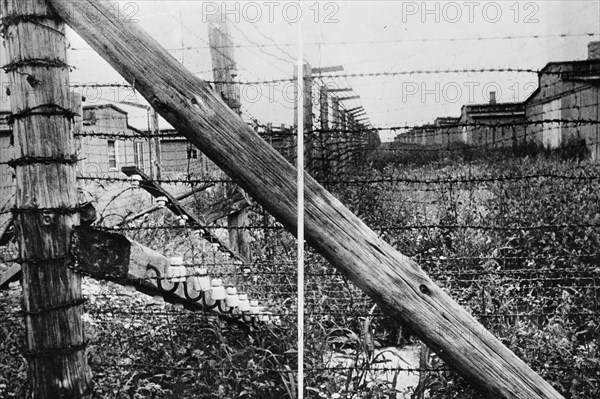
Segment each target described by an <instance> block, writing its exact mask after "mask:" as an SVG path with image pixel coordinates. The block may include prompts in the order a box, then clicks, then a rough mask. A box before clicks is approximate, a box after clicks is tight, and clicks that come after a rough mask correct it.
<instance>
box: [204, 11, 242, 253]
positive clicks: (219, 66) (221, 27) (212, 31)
mask: <svg viewBox="0 0 600 399" xmlns="http://www.w3.org/2000/svg"><path fill="white" fill-rule="evenodd" d="M208 40H209V45H210V53H211V59H212V65H213V78H214V80H215V82H217V83H215V91H216V92H217V93H219V95H220V96H221V98H222V99H223V100H224V101H225V103H226V104H227V105H228V106H229V108H231V109H232V110H233V111H234V112H235V113H236V114H238V115H241V114H242V109H241V101H240V87H239V85H238V84H237V83H235V82H234V78H235V76H236V75H237V65H236V63H235V58H234V57H235V56H234V53H233V45H232V44H233V42H232V41H231V37H230V35H229V28H228V26H227V19H226V18H225V16H224V15H223V14H222V13H220V12H217V13H215V14H212V15H209V16H208ZM233 190H236V186H234V185H230V186H229V187H228V188H227V191H233ZM248 221H249V210H247V209H243V210H241V211H239V212H236V213H234V214H232V215H229V216H228V217H227V227H228V228H229V246H230V247H231V249H232V250H233V251H234V252H237V253H239V254H240V255H241V256H242V257H243V258H245V259H251V253H250V234H249V232H248V231H247V230H245V229H244V227H246V226H248Z"/></svg>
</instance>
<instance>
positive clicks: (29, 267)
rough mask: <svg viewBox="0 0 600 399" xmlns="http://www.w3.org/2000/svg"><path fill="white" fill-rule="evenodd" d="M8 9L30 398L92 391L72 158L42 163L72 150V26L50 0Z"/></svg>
mask: <svg viewBox="0 0 600 399" xmlns="http://www.w3.org/2000/svg"><path fill="white" fill-rule="evenodd" d="M1 13H2V16H3V17H4V20H3V23H4V24H5V26H4V28H5V29H6V31H5V32H4V33H5V34H4V37H5V45H6V49H7V55H8V56H7V60H3V63H6V64H9V65H10V64H11V63H12V64H13V67H12V68H9V70H8V73H7V75H8V77H9V82H10V87H11V96H10V103H11V111H12V113H13V116H15V121H14V124H13V134H14V156H15V158H17V159H19V158H20V159H29V160H31V162H25V163H23V164H20V165H17V166H16V168H15V174H16V195H15V208H17V209H18V210H20V211H18V212H17V213H16V215H15V216H14V218H13V222H14V224H15V237H16V238H17V241H18V243H19V252H20V253H19V255H20V258H21V259H23V263H22V287H23V311H24V312H25V327H26V341H27V342H26V346H27V351H28V365H29V374H30V378H31V395H32V397H33V398H75V397H76V398H90V397H91V391H90V388H91V384H90V382H91V370H90V368H89V367H88V365H87V356H86V350H85V339H84V330H83V321H82V319H81V315H82V313H83V307H82V301H81V299H82V298H81V277H80V276H78V275H77V274H76V273H74V272H73V271H71V269H69V268H68V264H69V259H68V258H69V246H70V241H71V231H72V228H73V226H75V225H78V224H79V214H78V213H77V212H76V207H77V181H76V178H75V177H76V176H75V165H73V164H69V163H60V162H57V163H53V162H43V161H42V160H43V159H65V158H69V157H74V156H75V145H74V140H73V137H72V132H71V124H72V121H71V120H70V119H71V116H70V115H68V113H65V112H64V111H65V110H67V111H68V110H70V109H71V100H70V94H69V77H68V73H69V69H68V68H67V67H65V66H64V65H66V39H65V37H64V31H65V27H64V24H63V23H62V22H61V21H60V20H59V19H58V18H57V17H56V15H55V14H54V13H53V12H52V11H51V9H50V8H49V7H48V5H47V3H46V2H45V1H44V0H19V1H12V0H2V2H1ZM40 60H41V61H40ZM15 63H16V64H15ZM26 157H28V158H26ZM35 158H37V159H39V160H40V161H38V160H36V159H35ZM36 209H38V210H39V209H46V210H47V211H44V212H40V211H35V210H36ZM25 210H28V211H25Z"/></svg>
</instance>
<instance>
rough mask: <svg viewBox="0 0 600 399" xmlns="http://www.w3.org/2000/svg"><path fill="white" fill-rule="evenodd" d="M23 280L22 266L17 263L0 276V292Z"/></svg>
mask: <svg viewBox="0 0 600 399" xmlns="http://www.w3.org/2000/svg"><path fill="white" fill-rule="evenodd" d="M20 279H21V265H19V264H18V263H15V264H14V265H12V266H11V267H10V268H9V269H8V270H7V271H5V272H4V273H2V275H1V276H0V290H5V289H7V288H8V286H9V284H10V283H13V282H15V281H19V280H20Z"/></svg>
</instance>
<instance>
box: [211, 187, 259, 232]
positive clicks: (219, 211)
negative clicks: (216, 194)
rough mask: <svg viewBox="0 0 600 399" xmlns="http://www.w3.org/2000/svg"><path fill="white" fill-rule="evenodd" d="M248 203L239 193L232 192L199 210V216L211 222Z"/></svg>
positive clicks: (236, 210) (237, 210) (243, 207)
mask: <svg viewBox="0 0 600 399" xmlns="http://www.w3.org/2000/svg"><path fill="white" fill-rule="evenodd" d="M249 205H250V204H248V201H246V199H245V198H244V196H243V195H242V194H241V193H238V192H236V193H234V194H232V195H230V196H228V197H226V198H224V199H222V200H220V201H217V202H215V203H214V204H211V205H209V206H208V207H206V208H204V209H202V210H201V211H200V216H201V218H202V220H203V221H204V223H206V224H207V225H208V224H211V223H214V222H216V221H217V220H219V219H223V218H224V217H226V216H229V215H231V214H234V213H236V212H239V211H241V210H242V209H246V208H247V207H248V206H249Z"/></svg>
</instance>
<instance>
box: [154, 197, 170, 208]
mask: <svg viewBox="0 0 600 399" xmlns="http://www.w3.org/2000/svg"><path fill="white" fill-rule="evenodd" d="M167 202H169V200H168V199H167V197H165V196H162V195H161V196H160V197H156V206H158V207H159V208H164V207H165V206H167Z"/></svg>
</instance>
